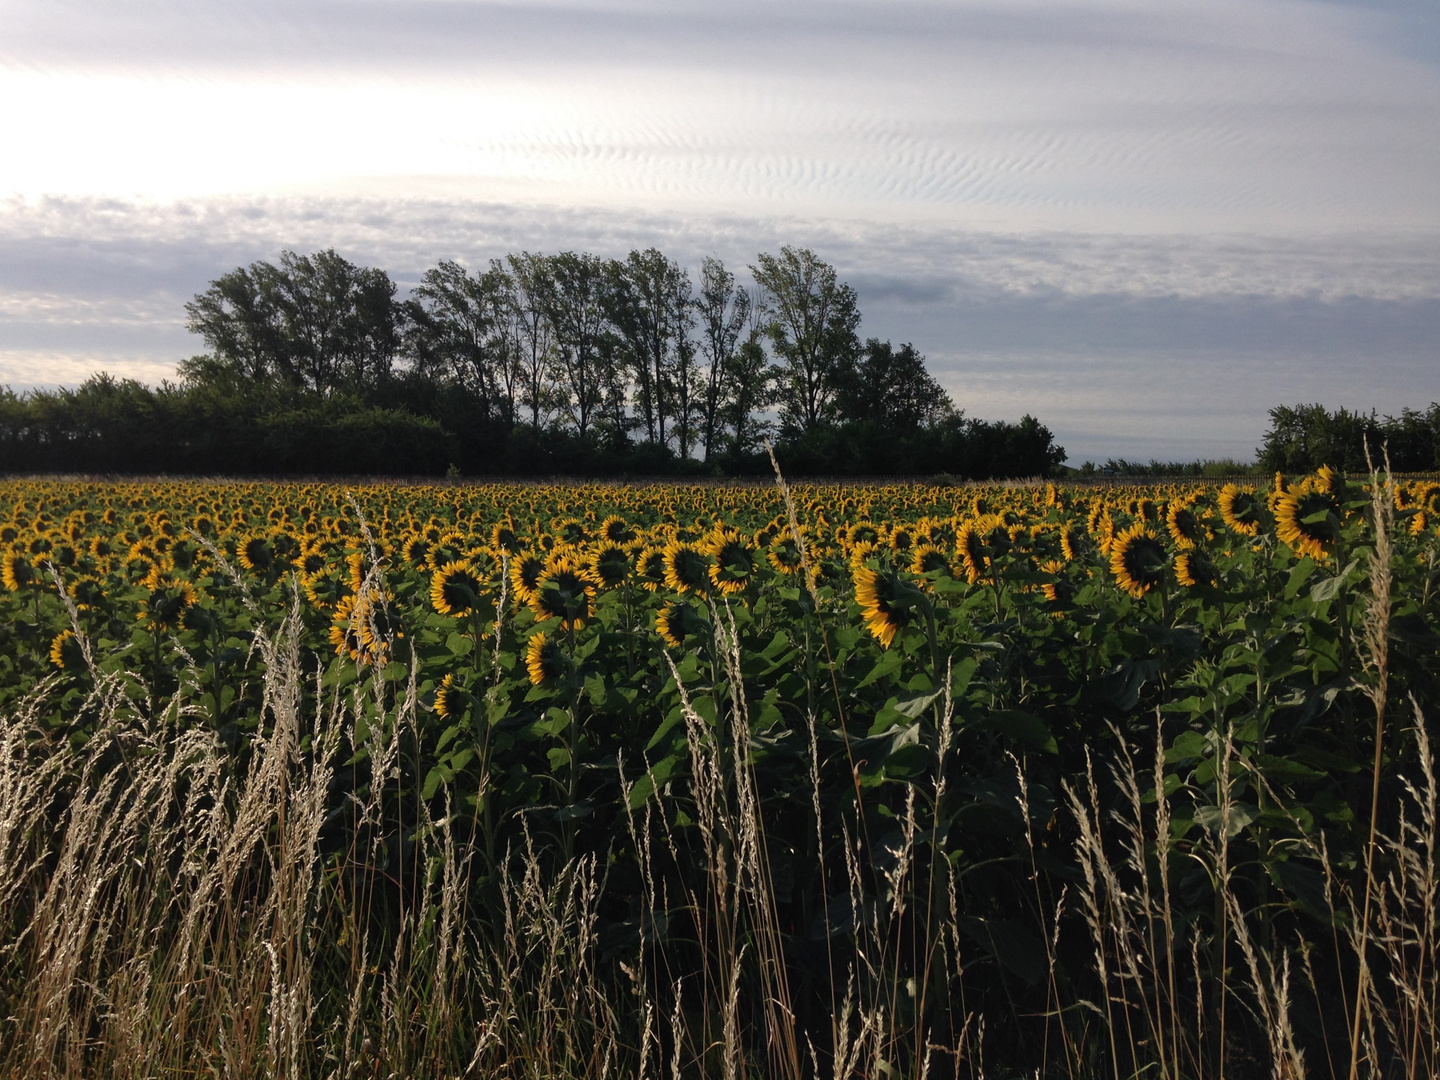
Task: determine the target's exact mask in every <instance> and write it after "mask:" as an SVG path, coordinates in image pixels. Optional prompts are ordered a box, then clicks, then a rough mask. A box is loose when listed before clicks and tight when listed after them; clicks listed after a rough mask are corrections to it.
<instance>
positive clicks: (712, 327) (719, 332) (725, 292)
mask: <svg viewBox="0 0 1440 1080" xmlns="http://www.w3.org/2000/svg"><path fill="white" fill-rule="evenodd" d="M750 306H751V304H750V294H749V292H747V291H746V290H745V289H743V288H740V287H739V286H737V285H736V284H735V275H734V274H732V273H731V272H730V271H729V270H726V269H725V264H724V263H722V262H721V261H720V260H719V259H716V258H712V257H710V256H706V257H705V259H704V261H703V262H701V264H700V293H699V295H698V296H697V297H696V299H695V309H696V312H697V314H698V315H699V316H700V349H701V353H702V356H703V359H704V362H705V367H704V374H703V379H704V400H703V401H702V403H701V433H700V438H701V447H702V449H703V450H704V453H705V460H706V461H709V460H710V455H711V454H713V453H714V452H715V449H716V444H717V438H718V436H719V435H720V431H721V427H722V425H723V423H724V413H725V408H726V405H727V403H728V401H729V399H730V396H731V394H732V393H733V389H734V388H733V384H732V380H731V378H730V375H731V373H732V372H733V370H734V368H735V353H736V350H737V349H738V348H739V347H740V340H741V337H742V336H743V335H744V332H745V325H746V323H747V321H748V320H749V318H750Z"/></svg>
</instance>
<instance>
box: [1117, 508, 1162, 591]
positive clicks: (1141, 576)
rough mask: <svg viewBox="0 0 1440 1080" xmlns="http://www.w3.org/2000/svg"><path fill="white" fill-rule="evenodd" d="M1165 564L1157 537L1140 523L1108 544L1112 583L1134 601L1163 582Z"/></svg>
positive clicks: (1151, 530)
mask: <svg viewBox="0 0 1440 1080" xmlns="http://www.w3.org/2000/svg"><path fill="white" fill-rule="evenodd" d="M1169 564H1170V559H1169V556H1167V555H1166V554H1165V548H1164V547H1163V546H1161V544H1160V538H1159V537H1157V536H1156V535H1155V531H1154V530H1153V529H1150V528H1148V527H1147V526H1146V525H1145V523H1144V522H1136V523H1135V524H1134V525H1132V526H1130V528H1128V529H1126V530H1125V531H1124V532H1122V533H1119V534H1118V535H1117V536H1116V537H1115V540H1114V543H1112V544H1111V545H1110V572H1111V573H1112V574H1114V575H1115V582H1116V584H1118V585H1119V586H1120V587H1121V588H1122V589H1124V590H1125V591H1126V592H1128V593H1129V594H1130V595H1131V596H1133V597H1136V598H1137V599H1138V598H1139V597H1142V596H1144V595H1145V594H1146V593H1147V592H1149V591H1150V590H1151V589H1153V588H1154V587H1155V586H1156V585H1159V584H1160V583H1161V582H1162V581H1164V580H1165V568H1166V567H1167V566H1169Z"/></svg>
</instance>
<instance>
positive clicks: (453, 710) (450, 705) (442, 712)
mask: <svg viewBox="0 0 1440 1080" xmlns="http://www.w3.org/2000/svg"><path fill="white" fill-rule="evenodd" d="M474 701H475V699H474V698H473V697H471V696H470V694H468V693H467V692H466V691H465V688H464V687H463V686H461V685H460V684H459V683H458V682H456V681H455V673H454V672H447V673H446V675H445V678H443V679H441V680H440V685H439V686H438V687H436V688H435V701H434V703H433V704H432V705H431V708H433V709H434V710H435V715H436V716H439V717H441V718H443V719H449V718H450V717H452V716H461V715H463V714H464V712H465V710H466V709H467V708H469V707H470V706H471V705H472V704H473V703H474Z"/></svg>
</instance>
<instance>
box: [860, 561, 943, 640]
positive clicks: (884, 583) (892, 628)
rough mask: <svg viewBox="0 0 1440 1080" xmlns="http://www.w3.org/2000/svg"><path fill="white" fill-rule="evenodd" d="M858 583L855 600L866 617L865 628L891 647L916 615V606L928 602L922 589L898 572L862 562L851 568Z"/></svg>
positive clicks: (876, 638) (862, 614)
mask: <svg viewBox="0 0 1440 1080" xmlns="http://www.w3.org/2000/svg"><path fill="white" fill-rule="evenodd" d="M851 576H852V578H853V580H854V582H855V603H857V604H858V605H859V606H860V614H861V616H862V617H863V618H864V619H865V628H866V629H867V630H869V631H870V633H871V634H873V635H874V636H875V640H877V641H878V642H880V646H881V648H885V649H888V648H890V643H891V642H892V641H894V640H895V635H896V634H897V633H899V631H900V629H901V628H902V627H903V626H905V625H906V624H908V623H909V622H910V620H911V619H912V618H913V617H914V614H915V608H916V607H918V606H919V605H920V604H923V603H924V602H925V600H924V597H923V596H922V595H921V594H920V592H919V591H918V590H917V589H915V588H914V587H913V586H911V585H910V584H908V583H907V582H905V581H903V580H901V579H900V578H899V577H898V576H896V575H895V574H889V573H885V572H882V571H879V570H875V569H873V568H872V567H869V566H866V565H864V564H861V565H859V566H855V567H853V568H852V570H851Z"/></svg>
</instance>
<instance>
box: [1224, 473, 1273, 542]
mask: <svg viewBox="0 0 1440 1080" xmlns="http://www.w3.org/2000/svg"><path fill="white" fill-rule="evenodd" d="M1219 504H1220V520H1221V521H1223V522H1224V523H1225V527H1226V528H1227V529H1230V530H1231V531H1232V532H1237V533H1239V534H1240V535H1241V536H1259V535H1260V523H1261V521H1262V520H1263V517H1262V515H1263V514H1264V511H1265V501H1264V500H1263V499H1262V498H1260V496H1259V495H1257V494H1256V493H1255V490H1254V489H1253V488H1248V487H1245V488H1242V487H1241V486H1240V485H1239V484H1226V485H1225V486H1224V487H1223V488H1221V489H1220V498H1219Z"/></svg>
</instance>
